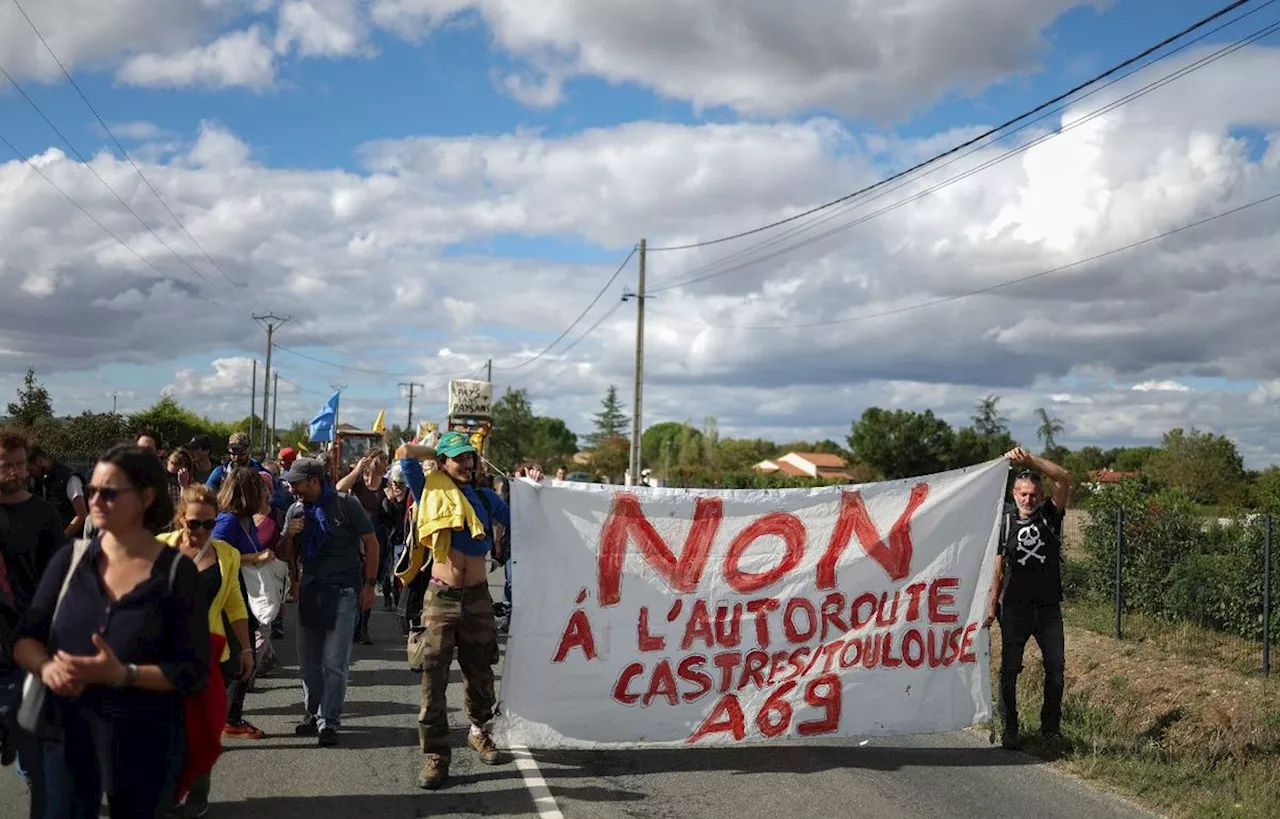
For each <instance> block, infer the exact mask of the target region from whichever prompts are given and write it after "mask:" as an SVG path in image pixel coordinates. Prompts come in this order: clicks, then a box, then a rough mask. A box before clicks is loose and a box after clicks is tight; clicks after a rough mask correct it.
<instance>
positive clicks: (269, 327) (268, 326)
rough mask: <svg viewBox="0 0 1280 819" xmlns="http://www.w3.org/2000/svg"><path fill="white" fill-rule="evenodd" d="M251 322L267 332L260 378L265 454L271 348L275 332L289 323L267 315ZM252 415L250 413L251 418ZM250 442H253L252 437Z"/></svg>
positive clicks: (265, 447) (263, 447)
mask: <svg viewBox="0 0 1280 819" xmlns="http://www.w3.org/2000/svg"><path fill="white" fill-rule="evenodd" d="M253 320H254V321H256V322H258V324H260V325H261V326H262V328H263V329H264V330H266V331H267V368H266V370H265V372H264V373H263V377H262V449H263V451H264V452H265V451H266V450H267V448H268V447H269V443H268V441H269V440H270V439H269V438H268V435H267V416H268V415H270V414H271V412H270V410H271V405H270V404H269V403H268V402H269V401H270V398H271V346H272V341H273V339H274V337H275V332H276V330H277V329H279V328H280V327H281V326H282V325H283V324H285V323H286V322H287V321H289V317H288V316H284V317H281V316H277V315H276V314H274V313H268V314H266V315H265V316H254V317H253ZM255 380H256V379H255ZM252 414H253V413H250V415H251V416H252ZM250 440H253V438H252V436H250Z"/></svg>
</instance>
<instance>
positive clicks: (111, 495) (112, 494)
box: [84, 484, 138, 503]
mask: <svg viewBox="0 0 1280 819" xmlns="http://www.w3.org/2000/svg"><path fill="white" fill-rule="evenodd" d="M136 491H138V490H136V489H134V488H133V487H132V486H122V487H116V486H93V485H92V484H90V485H89V486H86V487H85V489H84V496H85V499H86V500H89V501H92V500H93V499H94V498H96V497H98V496H99V495H101V496H102V499H103V500H104V501H106V502H107V503H111V502H112V501H114V500H115V499H116V498H118V497H120V495H121V494H123V493H125V492H136Z"/></svg>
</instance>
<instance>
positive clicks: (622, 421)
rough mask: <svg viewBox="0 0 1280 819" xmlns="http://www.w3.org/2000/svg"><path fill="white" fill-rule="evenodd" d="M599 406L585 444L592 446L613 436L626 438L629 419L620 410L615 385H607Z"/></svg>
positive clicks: (629, 425) (620, 405) (629, 424)
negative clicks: (593, 425)
mask: <svg viewBox="0 0 1280 819" xmlns="http://www.w3.org/2000/svg"><path fill="white" fill-rule="evenodd" d="M600 406H601V409H600V411H599V412H597V413H596V414H595V425H596V429H595V432H593V433H591V434H590V435H588V436H587V444H588V445H589V446H591V447H593V448H594V447H597V446H599V445H600V444H602V443H604V442H605V441H609V440H612V439H613V438H626V437H627V435H628V434H629V432H630V428H631V419H630V418H629V417H628V416H627V414H626V413H624V412H623V411H622V401H621V400H620V399H619V398H618V388H617V387H615V386H614V385H612V384H610V385H609V389H608V391H607V392H606V393H605V395H604V400H603V401H601V402H600ZM641 454H643V451H642V452H641Z"/></svg>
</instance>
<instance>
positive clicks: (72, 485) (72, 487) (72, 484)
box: [67, 475, 84, 502]
mask: <svg viewBox="0 0 1280 819" xmlns="http://www.w3.org/2000/svg"><path fill="white" fill-rule="evenodd" d="M83 497H84V482H83V481H81V480H80V476H79V475H72V476H71V478H70V480H68V481H67V500H69V501H72V502H74V501H75V499H76V498H83Z"/></svg>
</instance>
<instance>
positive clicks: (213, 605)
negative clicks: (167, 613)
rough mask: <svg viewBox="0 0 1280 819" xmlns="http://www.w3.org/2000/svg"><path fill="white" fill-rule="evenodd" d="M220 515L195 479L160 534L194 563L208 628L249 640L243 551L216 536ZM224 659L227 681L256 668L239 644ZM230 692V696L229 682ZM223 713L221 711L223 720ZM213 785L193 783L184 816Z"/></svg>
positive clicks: (193, 813) (197, 808) (204, 780)
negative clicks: (242, 578)
mask: <svg viewBox="0 0 1280 819" xmlns="http://www.w3.org/2000/svg"><path fill="white" fill-rule="evenodd" d="M217 518H218V498H217V496H216V495H214V494H213V490H212V489H210V488H209V487H207V486H205V485H204V484H202V483H198V484H192V485H190V486H188V487H187V488H186V489H184V490H183V491H182V497H181V498H180V499H179V501H178V509H177V514H176V515H175V516H174V519H173V528H174V531H173V532H170V533H167V534H164V535H161V536H160V539H161V540H162V541H164V542H165V543H168V544H169V545H170V546H174V547H176V548H177V549H178V551H179V552H181V553H182V554H183V555H185V556H186V557H188V558H190V559H191V560H192V561H193V562H194V563H195V564H196V569H197V571H199V572H200V588H201V591H202V592H203V594H204V597H203V599H204V600H205V601H206V602H207V605H208V607H209V633H210V634H214V635H217V636H219V637H222V638H224V640H225V638H226V636H227V633H226V628H225V626H224V622H225V623H226V624H228V625H230V627H231V632H232V634H233V635H234V636H235V639H236V643H237V644H238V645H240V646H251V645H253V643H252V642H250V640H249V612H248V609H246V608H245V605H244V596H243V594H242V593H241V591H240V553H239V552H238V551H236V549H235V547H234V546H232V545H231V544H230V543H227V542H226V541H224V540H218V539H216V538H214V537H213V527H214V524H215V523H216V521H217ZM224 618H225V621H224ZM220 661H221V663H222V678H223V679H224V680H225V681H227V682H228V683H230V681H232V680H246V679H248V678H249V676H250V675H251V674H253V649H252V648H241V649H240V651H239V653H238V654H237V655H235V656H233V655H232V653H231V647H230V646H229V645H227V644H226V643H225V642H224V643H223V648H222V656H221V657H220ZM227 693H228V700H229V698H230V695H231V693H232V692H231V691H230V686H228V692H227ZM225 716H226V715H225V714H220V715H219V716H218V719H219V720H220V722H219V724H222V723H221V720H223V719H225ZM209 787H210V778H209V776H208V775H205V776H202V777H199V778H198V779H196V780H195V781H193V782H192V783H191V791H190V792H189V793H188V794H187V800H186V802H185V803H184V807H185V809H186V810H185V812H184V819H186V817H200V816H204V815H205V813H207V812H208V810H209Z"/></svg>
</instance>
